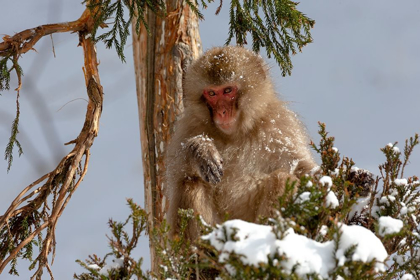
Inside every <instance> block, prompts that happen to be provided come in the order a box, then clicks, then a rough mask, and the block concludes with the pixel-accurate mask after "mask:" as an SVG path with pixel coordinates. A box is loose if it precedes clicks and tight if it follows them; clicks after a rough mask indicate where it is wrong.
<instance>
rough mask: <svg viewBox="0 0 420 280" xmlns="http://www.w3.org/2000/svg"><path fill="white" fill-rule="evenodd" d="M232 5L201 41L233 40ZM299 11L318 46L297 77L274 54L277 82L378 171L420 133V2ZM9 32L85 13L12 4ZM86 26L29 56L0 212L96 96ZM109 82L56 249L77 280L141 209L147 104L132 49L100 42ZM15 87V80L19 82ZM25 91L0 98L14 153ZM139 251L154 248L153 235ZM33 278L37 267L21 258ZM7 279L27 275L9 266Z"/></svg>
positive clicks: (310, 6)
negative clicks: (88, 87)
mask: <svg viewBox="0 0 420 280" xmlns="http://www.w3.org/2000/svg"><path fill="white" fill-rule="evenodd" d="M228 4H229V3H228V2H226V3H225V6H224V8H223V10H222V13H221V14H220V15H219V16H217V17H216V16H214V12H215V10H216V8H217V6H218V4H217V3H213V4H211V5H210V6H209V8H208V9H207V11H205V16H206V20H205V21H204V22H202V23H201V25H200V28H201V36H202V42H203V48H204V49H208V48H210V47H212V46H219V45H222V44H223V43H224V42H225V39H226V37H227V28H228V18H227V12H228ZM298 9H299V10H301V11H303V12H304V13H306V14H307V15H308V16H309V17H311V18H312V19H315V20H316V24H315V28H314V29H313V31H312V35H313V38H314V43H313V44H310V45H308V46H307V47H305V48H304V49H303V53H299V54H297V55H296V56H295V57H293V64H294V70H293V73H292V76H291V77H286V78H283V77H281V76H280V71H279V70H278V68H277V66H276V64H275V62H274V61H270V65H271V66H272V69H273V72H272V75H273V78H274V80H275V83H276V85H277V90H278V91H279V92H280V93H281V95H282V97H283V98H284V99H285V100H287V101H290V102H291V107H292V108H293V109H294V110H295V111H297V112H298V114H299V115H300V116H301V119H302V120H303V121H304V123H305V124H306V126H307V128H308V131H309V134H310V136H311V138H313V139H314V140H315V141H317V140H318V137H317V134H316V131H317V129H318V125H317V122H318V121H322V122H325V123H326V124H327V130H328V131H330V133H331V135H333V136H335V137H336V144H335V146H337V147H338V148H339V150H340V153H341V154H344V155H346V156H349V157H352V158H353V159H354V160H355V162H356V164H357V166H358V167H362V168H366V169H369V170H371V171H372V172H373V173H377V166H378V164H380V163H381V162H382V161H383V157H382V155H381V152H380V151H379V148H381V147H383V146H385V145H386V144H387V143H389V142H394V141H399V142H400V144H399V147H401V148H402V147H403V141H404V140H405V139H406V138H407V137H410V136H412V135H413V134H414V133H415V132H420V129H419V124H418V120H419V117H418V111H419V104H420V94H419V93H418V92H419V88H420V79H419V77H420V55H419V54H420V51H419V50H420V39H419V37H418V30H420V2H418V1H416V0H407V1H404V2H403V3H402V2H398V1H391V0H386V1H385V0H382V1H379V0H375V1H369V2H366V1H337V0H325V1H316V2H314V1H301V4H300V5H299V6H298ZM1 10H2V15H1V17H0V34H8V35H13V34H14V32H19V31H22V30H24V29H26V28H31V27H35V26H37V25H40V24H45V23H53V22H61V21H70V20H74V19H76V18H78V17H79V16H80V14H81V13H82V12H83V10H84V7H83V6H82V5H81V4H80V1H63V0H61V1H60V0H37V1H31V0H21V1H2V2H1ZM77 43H78V38H77V35H76V34H59V35H54V46H55V53H56V58H54V55H53V53H52V47H51V40H50V39H49V38H44V39H42V40H41V41H40V42H39V43H38V44H37V45H36V46H35V48H36V50H37V53H36V52H30V53H28V54H26V55H24V56H23V58H22V59H21V63H22V67H23V69H24V74H25V76H24V79H23V89H22V91H21V100H20V102H21V122H20V131H21V133H20V135H19V139H20V141H21V143H22V145H23V148H24V152H25V154H24V155H23V156H22V157H21V158H18V157H17V156H16V158H15V161H14V165H13V167H12V170H11V171H10V173H9V174H7V173H6V162H5V161H0V213H1V212H4V211H5V209H6V208H7V207H8V205H9V203H10V201H11V199H12V198H14V197H15V196H16V194H17V193H19V192H20V190H21V189H22V188H23V187H25V186H27V185H28V184H30V183H31V182H32V181H34V180H35V179H37V178H38V177H39V176H41V175H43V174H45V173H46V172H48V171H50V170H51V169H52V168H54V167H55V165H56V163H57V162H58V161H59V160H60V159H61V157H62V156H64V155H65V153H66V151H67V150H68V149H69V147H66V146H64V145H63V143H65V142H68V141H69V140H72V139H74V137H75V136H76V135H77V134H78V133H79V131H80V128H81V126H82V124H83V119H84V115H85V109H86V102H85V101H83V100H80V99H78V100H76V101H73V102H71V103H69V104H67V105H66V106H64V107H63V108H62V109H61V110H60V108H61V107H62V106H63V105H65V104H66V103H67V102H69V101H72V100H74V99H77V98H86V93H85V87H84V79H83V74H82V71H81V67H82V65H83V57H82V50H81V48H77V47H76V46H77ZM98 52H99V59H100V61H101V65H100V68H99V70H100V75H101V81H102V84H103V86H104V91H105V104H104V112H103V115H102V119H101V126H100V131H99V137H98V138H97V139H96V142H95V144H94V146H93V148H92V150H91V153H92V157H91V162H90V165H89V172H88V174H87V176H86V178H85V180H84V182H83V184H82V185H81V186H80V188H79V189H78V191H77V192H76V193H75V195H74V196H73V198H72V200H71V202H70V203H69V205H68V207H67V209H66V211H65V212H64V214H63V216H62V218H61V219H60V222H59V223H58V226H57V242H58V246H57V256H56V259H55V263H54V265H53V266H52V269H53V272H54V274H55V277H56V279H72V275H73V273H74V272H81V271H82V269H81V268H80V267H79V266H78V265H77V264H76V263H75V262H74V260H75V259H84V258H86V257H87V255H88V254H91V253H96V254H98V255H100V256H101V255H103V254H104V253H106V252H107V251H108V247H107V245H106V244H107V243H106V242H107V239H106V237H105V234H106V233H108V229H107V221H108V218H110V217H112V218H114V219H116V220H122V219H124V218H125V217H126V216H127V214H128V212H129V211H128V207H127V206H126V205H125V198H127V197H133V198H134V200H135V201H136V202H138V203H140V204H141V205H143V179H142V167H141V154H140V140H139V130H138V126H139V125H138V117H137V116H138V113H137V101H136V96H135V82H134V71H133V63H132V61H131V57H132V51H131V45H130V43H129V44H128V46H127V48H126V57H127V63H126V64H122V63H121V62H120V61H119V60H118V58H117V56H116V53H115V51H114V50H106V49H105V48H104V47H103V46H102V45H99V46H98ZM12 86H14V87H15V84H13V85H12ZM14 99H15V94H14V92H13V91H10V92H3V93H2V96H0V150H1V149H4V148H5V146H6V143H7V141H8V138H9V135H10V126H11V123H12V121H13V118H14V110H15V101H14ZM419 164H420V149H419V150H417V151H415V154H414V156H413V158H412V160H411V165H410V166H408V168H407V172H406V175H409V176H411V175H413V174H417V175H420V172H419V171H420V170H419V168H418V167H419ZM140 247H141V248H140V249H138V250H137V252H136V254H138V256H146V260H145V266H146V267H148V266H149V260H148V259H147V255H148V245H147V241H146V239H143V242H142V243H141V244H140ZM18 268H19V271H20V275H21V277H22V278H23V279H28V278H29V276H30V275H32V273H29V272H27V271H26V268H27V264H26V263H23V262H21V264H20V265H19V267H18ZM0 279H1V280H3V279H18V278H17V277H12V276H9V275H8V274H7V273H6V272H5V273H3V274H2V275H0Z"/></svg>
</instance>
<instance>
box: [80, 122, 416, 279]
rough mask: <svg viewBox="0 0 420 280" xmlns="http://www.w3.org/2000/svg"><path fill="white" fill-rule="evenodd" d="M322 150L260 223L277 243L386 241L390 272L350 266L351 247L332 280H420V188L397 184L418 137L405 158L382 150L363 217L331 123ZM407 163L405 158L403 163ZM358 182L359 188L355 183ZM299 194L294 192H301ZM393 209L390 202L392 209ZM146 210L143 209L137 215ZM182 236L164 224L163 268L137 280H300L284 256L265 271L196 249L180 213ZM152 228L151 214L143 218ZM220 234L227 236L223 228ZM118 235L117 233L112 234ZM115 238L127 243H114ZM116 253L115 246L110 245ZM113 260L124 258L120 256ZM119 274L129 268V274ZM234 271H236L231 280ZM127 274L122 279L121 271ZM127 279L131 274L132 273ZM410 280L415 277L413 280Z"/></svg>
mask: <svg viewBox="0 0 420 280" xmlns="http://www.w3.org/2000/svg"><path fill="white" fill-rule="evenodd" d="M319 134H320V135H321V141H320V145H319V146H317V145H315V144H312V146H313V148H314V149H315V151H317V153H319V154H320V155H321V159H322V164H321V169H322V171H320V172H319V173H318V174H315V175H314V176H312V177H309V176H304V177H302V178H300V180H299V181H297V182H288V183H287V186H286V191H285V194H284V195H283V196H281V197H279V199H278V205H277V214H276V215H275V216H274V217H269V218H264V217H262V218H261V223H263V224H269V225H271V226H272V227H273V232H274V234H275V235H276V237H277V238H278V239H283V238H284V237H285V234H286V231H287V230H288V229H289V228H293V230H294V232H296V233H298V234H300V235H302V236H305V237H307V238H310V239H312V240H315V241H318V242H326V241H333V244H335V251H334V253H335V252H336V251H337V249H338V248H339V244H340V238H341V232H340V225H341V224H347V225H359V226H363V227H365V228H367V229H369V230H371V231H372V232H373V233H374V234H375V235H376V236H377V237H378V238H379V239H380V240H381V242H382V244H383V245H384V247H385V249H386V251H387V253H388V255H389V256H388V258H387V260H386V264H387V271H386V272H377V271H376V270H375V260H372V261H370V262H361V261H352V256H353V254H354V253H355V250H356V248H357V245H354V246H350V247H349V248H348V249H347V250H346V251H345V252H344V256H345V262H344V264H339V262H338V260H336V262H335V264H333V269H332V270H330V274H329V278H330V279H400V278H401V277H402V276H403V275H405V274H411V275H413V276H414V279H419V278H420V272H419V271H420V266H419V259H420V238H419V236H420V235H419V234H420V227H419V224H418V221H419V219H420V209H419V205H420V197H419V196H420V193H419V190H420V183H419V181H418V178H417V177H415V176H412V177H409V178H408V179H407V181H406V183H405V181H404V180H403V183H401V181H400V180H399V178H402V176H403V174H404V167H405V166H406V165H407V163H408V160H409V158H410V155H411V153H412V151H413V148H414V147H415V146H416V145H418V144H419V137H418V135H417V134H416V135H415V136H414V137H412V138H410V139H409V140H407V141H406V145H405V148H404V152H403V154H402V153H401V152H399V150H398V149H397V148H396V147H395V144H396V143H395V144H388V145H387V146H385V147H384V148H383V149H381V150H382V152H383V153H384V156H385V159H386V160H385V162H384V163H383V164H381V165H380V166H379V169H380V175H379V176H378V177H377V178H376V179H375V180H374V181H373V182H372V181H371V182H370V183H372V185H373V186H371V187H372V189H370V191H369V193H370V194H369V195H368V196H366V195H365V197H364V198H366V197H367V198H368V199H367V201H368V203H366V206H365V207H362V208H360V209H361V211H360V213H357V212H356V213H354V215H353V216H350V215H349V213H350V211H351V210H352V209H354V206H356V205H357V204H358V203H360V199H362V198H363V197H362V196H361V194H362V193H363V192H364V191H365V190H361V189H360V188H359V186H357V183H354V180H353V181H351V179H352V176H353V175H352V173H351V170H354V168H353V169H352V167H354V162H353V161H352V160H351V159H348V158H346V157H341V156H340V154H339V152H338V150H337V149H336V148H334V138H333V137H329V136H328V133H327V132H326V129H325V124H322V123H320V130H319ZM402 156H403V157H402ZM323 176H329V177H330V178H331V179H332V182H333V186H331V188H330V190H331V191H333V192H334V193H335V194H336V196H337V197H338V200H339V201H340V203H339V205H338V206H337V207H335V208H334V207H328V205H326V197H327V194H328V192H329V189H328V187H327V186H324V185H322V184H321V183H320V182H319V181H320V178H321V177H323ZM356 182H357V181H356ZM296 185H297V186H298V190H297V192H296V193H295V192H294V191H293V190H294V188H295V186H296ZM305 192H307V193H309V194H310V195H309V199H307V200H303V201H302V200H301V201H299V197H301V195H302V194H303V193H305ZM391 202H392V203H391ZM139 211H140V210H139ZM180 215H181V221H182V222H181V233H180V235H179V236H177V237H176V238H174V240H170V239H168V237H167V233H168V231H169V228H168V226H167V225H166V224H165V223H164V224H162V225H161V227H160V228H155V229H154V230H153V233H152V236H151V242H153V244H154V245H155V246H156V251H157V257H158V259H159V263H160V264H161V265H160V267H159V270H158V271H157V274H150V273H143V272H142V273H141V274H139V275H141V277H139V279H215V278H216V277H219V278H218V279H302V278H300V276H299V275H298V274H297V273H296V268H294V269H292V271H291V272H286V270H285V269H284V268H283V267H282V263H281V261H282V260H285V258H286V257H285V256H283V255H279V254H275V255H273V256H269V258H268V259H269V260H268V263H267V264H260V265H259V266H253V265H248V264H244V262H243V261H242V259H241V256H239V255H237V254H235V253H230V254H229V256H228V259H227V260H225V261H224V262H223V263H221V262H219V256H220V254H221V253H222V252H219V251H217V250H216V249H215V248H213V247H212V246H211V245H210V244H209V243H208V242H207V241H204V240H197V241H195V242H193V243H192V244H191V243H190V242H189V241H188V240H186V239H185V238H184V235H183V233H182V232H183V230H185V228H186V225H187V223H188V221H189V220H191V219H193V218H194V215H193V213H192V211H191V210H181V211H180ZM382 216H389V217H392V218H396V219H399V220H401V221H402V222H403V225H404V226H403V228H402V230H401V231H400V232H398V233H392V234H382V233H381V232H380V230H379V225H378V220H379V218H380V217H382ZM142 217H143V219H144V223H146V214H145V213H144V214H143V216H142ZM197 221H198V222H199V223H200V224H201V226H202V230H203V235H204V234H208V233H209V232H211V231H212V230H213V228H212V227H210V226H208V225H205V224H203V223H202V221H201V220H200V218H199V217H197ZM222 229H225V228H224V227H223V226H222ZM225 232H226V234H225V236H224V237H221V238H220V239H219V241H220V242H223V243H224V242H226V241H228V240H230V241H235V240H237V239H236V237H235V233H233V234H232V235H229V234H227V231H226V230H225ZM113 234H114V232H113ZM116 238H117V239H121V238H118V237H116ZM110 245H111V248H113V245H112V243H110ZM112 251H113V253H112V254H114V255H115V257H119V256H121V255H122V254H119V255H118V254H115V252H116V250H114V249H113V250H112ZM78 262H79V263H81V264H82V265H83V266H84V267H86V268H87V269H88V270H89V272H87V273H84V274H81V275H79V276H78V277H79V278H77V279H130V278H129V277H131V276H127V277H128V278H112V277H111V275H115V274H113V273H117V272H116V271H110V272H109V273H110V274H109V276H108V275H106V274H105V275H98V270H99V269H100V268H97V269H92V268H89V267H87V266H86V264H98V265H99V266H100V267H102V266H101V265H103V263H102V262H101V261H97V260H96V259H94V258H92V257H91V258H90V260H88V261H87V262H86V263H82V262H80V261H78ZM118 269H125V268H123V267H121V268H118ZM232 271H236V273H235V274H232ZM118 273H121V272H118ZM124 273H126V274H125V275H128V274H127V272H124ZM131 275H135V274H131ZM303 279H320V278H319V275H314V274H308V275H306V276H305V277H304V278H303ZM407 279H410V278H407Z"/></svg>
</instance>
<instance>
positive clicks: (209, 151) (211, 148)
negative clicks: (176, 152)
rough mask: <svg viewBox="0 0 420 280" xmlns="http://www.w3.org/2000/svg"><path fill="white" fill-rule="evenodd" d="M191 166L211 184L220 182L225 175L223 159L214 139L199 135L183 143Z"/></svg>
mask: <svg viewBox="0 0 420 280" xmlns="http://www.w3.org/2000/svg"><path fill="white" fill-rule="evenodd" d="M183 149H184V150H185V151H186V153H187V155H188V158H189V161H190V163H191V166H192V168H193V169H195V171H196V172H197V173H198V175H199V176H200V177H201V178H202V179H203V180H204V181H206V182H208V183H210V184H214V185H215V184H217V183H220V181H221V180H222V176H223V159H222V157H221V155H220V153H219V151H218V150H217V148H216V146H215V145H214V143H213V139H211V138H209V137H208V136H205V135H198V136H195V137H193V138H190V139H188V140H187V142H186V143H185V144H184V145H183Z"/></svg>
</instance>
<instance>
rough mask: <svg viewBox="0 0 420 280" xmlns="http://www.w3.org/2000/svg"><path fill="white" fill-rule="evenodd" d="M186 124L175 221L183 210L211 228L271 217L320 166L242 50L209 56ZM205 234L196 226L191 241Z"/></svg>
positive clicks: (256, 59) (174, 165) (190, 94)
mask: <svg viewBox="0 0 420 280" xmlns="http://www.w3.org/2000/svg"><path fill="white" fill-rule="evenodd" d="M184 104H185V111H184V114H183V117H182V118H181V119H180V120H179V121H178V122H177V124H176V127H175V132H174V135H173V138H172V141H171V143H170V145H169V148H168V154H167V159H166V162H167V176H166V177H167V178H166V179H167V181H166V195H167V197H168V200H169V210H168V213H167V220H168V222H169V224H170V225H171V227H172V229H173V234H176V233H177V230H178V209H189V208H192V209H193V210H194V211H195V214H200V215H201V216H202V218H203V219H204V221H205V222H207V223H209V224H213V225H214V224H216V223H221V222H223V219H224V217H225V216H226V214H228V217H229V218H230V219H243V220H246V221H250V222H255V221H257V219H258V217H259V216H260V215H261V216H269V215H270V213H271V212H272V211H273V207H272V206H273V204H274V203H275V202H276V200H277V198H278V197H279V196H280V195H282V193H283V191H284V188H285V183H286V180H287V179H290V180H297V179H298V178H299V177H300V176H302V175H305V174H307V173H310V171H311V170H312V169H313V168H314V167H316V166H317V165H316V163H315V162H314V160H313V158H312V155H311V152H310V150H309V141H308V140H307V137H306V135H305V131H304V128H303V126H302V124H301V123H300V121H299V120H298V119H297V117H296V114H295V113H293V112H292V111H290V110H289V109H287V107H286V105H285V103H284V102H283V101H281V100H279V99H278V98H277V96H276V93H275V92H274V89H273V83H272V81H271V78H270V76H269V69H268V66H267V64H266V63H265V62H264V61H263V59H262V58H261V57H260V56H259V55H257V54H255V53H253V52H252V51H249V50H247V49H245V48H242V47H233V46H229V47H218V48H213V49H210V50H209V51H207V52H206V53H205V54H204V55H203V56H202V57H200V58H199V59H198V60H196V61H195V62H194V63H193V64H192V65H191V66H190V67H189V68H188V69H187V72H186V76H185V80H184ZM198 234H199V232H198V229H197V226H196V225H195V224H194V223H193V222H192V223H191V224H190V225H189V227H188V232H187V235H188V236H189V237H190V238H195V237H197V235H198Z"/></svg>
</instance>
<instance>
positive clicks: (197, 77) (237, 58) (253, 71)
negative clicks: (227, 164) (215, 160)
mask: <svg viewBox="0 0 420 280" xmlns="http://www.w3.org/2000/svg"><path fill="white" fill-rule="evenodd" d="M268 73H269V72H268V66H267V64H266V63H265V62H264V60H263V59H262V58H261V57H260V56H259V55H257V54H255V53H254V52H252V51H249V50H247V49H245V48H242V47H234V46H228V47H217V48H213V49H210V50H209V51H207V52H206V53H205V54H204V55H203V56H201V57H200V58H199V59H198V60H196V61H195V62H194V63H193V64H192V65H191V66H190V67H189V68H188V70H187V73H186V76H185V81H184V97H185V107H186V113H187V114H188V116H186V117H187V118H199V120H201V121H204V122H209V121H210V122H211V123H213V124H214V125H215V127H216V128H217V129H219V130H220V131H222V132H223V133H224V134H226V135H235V134H237V133H244V132H245V133H246V132H247V131H249V130H250V129H252V128H253V127H254V126H255V125H256V122H258V120H259V119H260V118H261V117H262V116H263V115H264V111H265V109H266V108H267V105H268V104H269V103H270V102H272V101H274V99H276V98H275V94H274V91H273V86H272V82H271V80H270V77H269V74H268Z"/></svg>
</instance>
